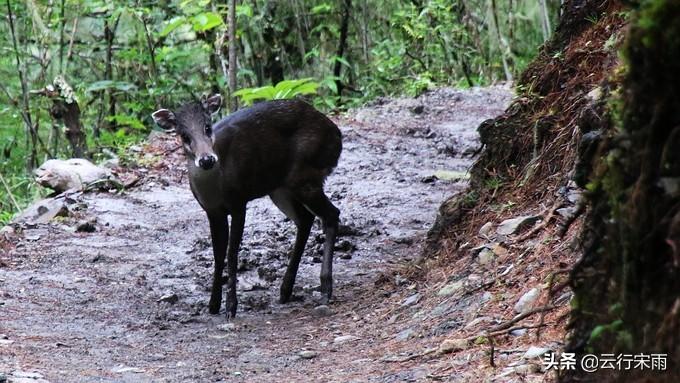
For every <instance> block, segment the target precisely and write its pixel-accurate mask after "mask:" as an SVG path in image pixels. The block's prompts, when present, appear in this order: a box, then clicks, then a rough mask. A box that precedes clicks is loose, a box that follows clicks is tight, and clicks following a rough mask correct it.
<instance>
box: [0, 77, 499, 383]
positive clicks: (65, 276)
mask: <svg viewBox="0 0 680 383" xmlns="http://www.w3.org/2000/svg"><path fill="white" fill-rule="evenodd" d="M509 99H510V94H509V91H508V90H507V89H504V88H498V87H497V88H485V89H472V90H469V91H455V90H451V89H440V90H437V91H435V92H431V93H429V94H427V95H424V96H422V97H420V98H418V99H399V100H382V101H378V102H375V103H374V104H373V105H372V106H369V107H366V108H364V109H361V110H358V111H355V113H350V114H349V116H351V118H350V117H344V118H341V119H339V120H338V124H339V126H340V127H341V130H342V132H343V135H344V150H343V153H342V156H341V159H340V164H339V166H338V168H337V169H336V171H335V172H334V173H333V175H331V177H330V178H329V180H328V183H327V186H326V190H327V191H328V193H329V194H330V195H331V199H332V200H333V201H334V203H335V204H336V205H337V206H338V207H339V208H340V210H341V214H342V215H341V219H342V223H343V230H342V232H343V234H344V235H343V236H342V237H341V238H340V239H339V243H338V247H339V250H338V251H337V252H336V258H335V262H334V280H335V289H334V293H335V297H334V301H333V302H332V303H331V304H330V306H329V309H328V310H324V308H323V307H322V308H316V309H315V307H316V306H317V305H318V303H317V302H316V297H317V295H318V293H316V291H315V289H316V288H317V287H318V276H319V269H320V265H319V264H318V263H317V262H318V260H319V258H318V256H319V253H320V246H321V245H320V243H319V242H320V241H319V240H318V239H319V233H320V231H319V229H318V227H315V228H314V231H313V233H312V237H311V239H310V243H309V244H308V246H307V251H306V253H305V256H304V258H303V263H302V265H301V267H300V273H299V275H298V280H297V283H296V291H295V295H296V296H297V297H298V298H299V299H298V300H297V301H295V302H293V303H291V304H286V305H280V304H278V303H276V298H277V297H278V288H279V285H280V277H281V276H282V274H283V269H284V267H285V262H286V254H287V252H288V250H289V249H290V246H291V244H292V241H293V239H294V227H293V225H292V223H290V222H286V221H285V220H284V216H283V215H282V214H281V213H280V212H278V211H277V210H276V209H275V208H274V207H273V205H272V204H271V202H270V201H269V200H264V199H263V200H259V201H254V202H253V203H251V204H250V205H249V207H248V217H247V219H246V233H245V237H244V244H243V248H242V251H241V262H240V265H239V268H240V270H241V273H240V274H239V302H240V310H241V311H240V312H239V313H238V317H237V319H236V320H234V321H233V322H231V323H228V322H227V321H226V320H225V317H224V316H223V315H219V316H212V315H209V314H208V313H207V307H206V304H207V301H208V297H209V291H208V289H209V285H210V279H211V274H212V255H211V249H210V246H209V234H208V228H207V220H206V219H205V217H204V214H203V212H202V211H201V210H200V207H199V206H198V204H197V203H196V202H195V201H194V200H193V197H192V196H191V193H190V192H189V189H188V186H187V185H186V182H185V180H184V182H178V181H179V180H178V177H177V176H175V175H174V174H175V173H174V172H170V171H169V172H167V174H156V175H155V176H154V177H151V176H150V177H147V178H146V179H145V180H144V182H143V183H142V184H141V186H139V187H137V188H135V189H133V190H130V191H128V192H126V193H124V194H122V195H115V194H110V193H98V194H85V195H81V196H74V197H73V198H74V200H75V201H71V202H74V203H72V205H71V210H73V211H75V213H74V214H75V215H77V216H79V217H78V218H77V219H82V218H87V217H96V219H97V223H96V225H95V226H96V229H97V230H96V231H94V232H92V233H81V232H75V231H74V229H73V227H74V223H73V222H75V221H76V218H71V219H69V218H67V219H64V220H61V221H58V222H56V223H51V224H48V225H38V226H35V227H32V228H26V229H25V230H24V231H23V235H22V237H21V239H20V242H19V243H18V244H17V246H16V248H15V249H14V250H12V251H10V252H9V253H8V254H2V253H0V334H4V335H0V381H2V375H3V374H5V375H6V376H7V377H9V380H10V382H11V381H15V382H24V383H25V382H41V381H49V382H207V381H227V380H228V381H231V380H242V381H252V382H259V381H261V382H284V381H285V382H288V381H324V382H328V381H337V382H347V381H356V382H365V381H371V382H397V381H404V380H414V381H415V380H419V379H420V378H423V379H425V376H426V374H425V375H423V374H422V371H421V372H417V371H416V372H414V371H398V370H397V371H395V370H394V369H393V368H386V366H385V363H384V361H381V359H380V357H381V356H384V352H383V350H382V349H381V342H382V341H383V340H384V335H382V334H379V333H377V332H376V329H379V328H380V325H381V321H384V320H385V318H384V317H380V316H377V315H375V313H376V310H375V305H380V304H381V301H382V300H383V299H384V298H386V297H384V296H382V294H378V293H376V292H375V291H374V282H375V280H376V278H377V277H378V276H379V275H380V273H381V272H383V271H386V270H391V269H394V268H395V267H396V266H398V265H400V264H403V263H404V262H405V261H407V260H409V259H412V258H414V257H416V256H418V255H419V252H420V244H421V243H422V239H423V237H424V234H425V232H426V231H427V229H428V228H429V227H430V225H431V223H432V221H433V219H434V215H435V213H436V210H437V207H438V205H439V203H440V202H441V200H442V199H443V198H444V197H445V196H447V195H450V194H451V193H453V192H455V191H457V190H460V189H461V188H462V187H463V186H464V183H465V180H459V181H451V180H449V181H446V180H441V179H436V178H435V177H433V175H434V174H435V172H439V173H437V174H439V175H440V176H442V173H441V171H446V172H447V173H446V174H447V175H448V176H454V177H455V176H457V175H459V174H463V173H464V172H465V171H466V169H467V168H468V167H469V165H470V163H471V155H472V153H474V151H475V150H476V149H477V146H478V142H477V139H476V131H475V129H476V127H477V125H478V124H479V123H480V122H481V121H483V120H484V119H487V118H490V117H492V116H494V115H497V114H499V113H500V112H501V111H502V110H503V109H504V108H505V106H506V105H507V103H508V102H509ZM166 143H167V142H166ZM147 157H148V156H147ZM150 160H153V158H151V159H150ZM452 172H457V173H452ZM442 177H443V176H442ZM391 336H394V334H391ZM302 351H306V352H303V353H301V352H302ZM22 375H23V376H24V377H23V378H20V377H21V376H22ZM22 379H24V380H22Z"/></svg>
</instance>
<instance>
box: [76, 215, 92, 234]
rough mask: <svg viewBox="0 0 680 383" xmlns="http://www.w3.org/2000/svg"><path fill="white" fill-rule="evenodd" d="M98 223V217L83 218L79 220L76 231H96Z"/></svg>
mask: <svg viewBox="0 0 680 383" xmlns="http://www.w3.org/2000/svg"><path fill="white" fill-rule="evenodd" d="M96 223H97V218H96V217H92V218H90V219H85V220H82V221H80V222H78V225H76V231H77V232H79V233H94V232H95V231H97V226H95V224H96Z"/></svg>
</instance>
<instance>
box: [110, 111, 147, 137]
mask: <svg viewBox="0 0 680 383" xmlns="http://www.w3.org/2000/svg"><path fill="white" fill-rule="evenodd" d="M106 120H107V121H114V122H115V123H116V124H117V125H124V126H128V127H130V128H132V129H135V130H145V129H146V126H144V123H143V122H142V121H140V120H139V119H138V118H137V117H135V116H130V115H127V114H116V115H113V116H108V117H106ZM120 130H122V131H123V132H122V133H120V134H123V135H124V134H125V130H124V129H120ZM120 130H119V131H120ZM116 135H117V136H119V132H116Z"/></svg>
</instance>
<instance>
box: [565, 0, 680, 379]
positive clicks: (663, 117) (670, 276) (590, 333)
mask: <svg viewBox="0 0 680 383" xmlns="http://www.w3.org/2000/svg"><path fill="white" fill-rule="evenodd" d="M642 4H644V5H642V6H641V8H640V10H638V11H637V12H635V16H634V17H632V19H633V20H634V21H633V23H632V24H633V25H632V26H631V29H630V32H629V35H628V41H627V46H626V52H625V55H624V56H625V57H626V59H627V65H626V68H627V70H626V75H625V76H626V77H625V79H624V81H623V84H622V88H623V89H620V90H619V91H618V92H617V93H618V94H620V95H621V96H620V97H622V99H619V100H617V102H616V103H611V104H610V105H613V107H614V108H616V109H617V110H615V112H614V113H617V114H618V115H619V116H622V120H621V122H617V121H618V119H617V120H613V122H612V123H611V124H612V125H613V126H611V127H609V128H608V129H607V131H605V132H604V133H605V134H604V136H605V138H604V139H603V141H602V142H601V143H600V144H599V147H598V148H599V149H598V152H597V153H595V155H594V156H593V158H594V159H595V160H594V161H595V162H594V165H593V166H592V169H595V170H594V171H592V172H591V173H592V174H591V175H590V177H589V178H590V179H589V180H588V181H589V182H588V183H589V185H590V186H589V190H590V195H589V196H590V203H591V211H590V213H589V215H588V217H587V220H586V223H585V224H586V227H585V228H584V231H583V232H584V236H583V242H584V244H583V247H584V253H583V258H582V259H581V260H580V261H579V263H578V264H577V266H576V267H575V268H574V271H573V272H572V275H571V286H572V289H573V291H574V294H575V296H574V302H577V303H578V304H576V305H572V307H573V310H572V322H571V325H570V327H571V337H570V339H569V344H568V346H567V351H570V352H574V353H576V354H577V355H579V356H582V355H583V354H585V353H586V352H588V353H592V354H595V355H601V354H602V353H614V354H640V353H643V354H646V355H649V354H665V355H666V356H667V360H666V366H665V371H658V370H657V371H654V370H652V369H651V368H648V369H644V370H642V369H640V368H636V369H632V370H623V369H618V370H609V371H607V370H600V371H598V372H596V373H590V374H589V373H585V372H583V371H582V370H580V369H578V370H574V371H565V376H563V377H562V380H563V381H570V382H571V381H574V382H576V381H579V382H580V381H597V382H602V381H616V382H629V381H631V382H632V381H635V382H642V381H648V382H652V381H653V382H678V381H680V278H679V277H678V274H679V272H678V270H680V192H679V191H680V154H679V152H678V148H679V147H680V114H678V110H680V77H679V76H678V73H680V23H678V20H679V19H680V3H678V2H677V1H675V0H658V1H653V2H643V3H642ZM621 101H622V105H620V104H621ZM615 105H620V106H618V107H616V106H615Z"/></svg>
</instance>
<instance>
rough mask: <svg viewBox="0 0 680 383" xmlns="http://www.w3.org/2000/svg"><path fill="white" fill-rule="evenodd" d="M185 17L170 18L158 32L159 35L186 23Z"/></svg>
mask: <svg viewBox="0 0 680 383" xmlns="http://www.w3.org/2000/svg"><path fill="white" fill-rule="evenodd" d="M186 22H187V19H186V18H185V17H176V18H174V19H172V20H171V21H170V22H169V23H168V24H167V25H166V26H165V28H163V30H162V31H161V32H160V33H159V34H158V35H159V36H160V37H165V36H167V35H169V34H170V33H172V31H174V30H175V29H177V28H179V27H180V26H182V25H184V24H186Z"/></svg>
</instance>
